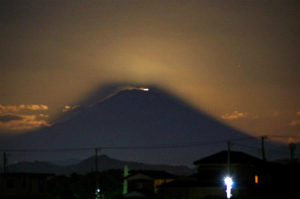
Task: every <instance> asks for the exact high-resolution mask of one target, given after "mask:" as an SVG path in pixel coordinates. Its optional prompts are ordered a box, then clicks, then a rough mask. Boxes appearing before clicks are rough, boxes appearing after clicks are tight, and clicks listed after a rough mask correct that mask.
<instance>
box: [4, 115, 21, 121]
mask: <svg viewBox="0 0 300 199" xmlns="http://www.w3.org/2000/svg"><path fill="white" fill-rule="evenodd" d="M22 119H23V118H22V117H20V116H18V115H11V114H7V115H0V122H10V121H12V120H22Z"/></svg>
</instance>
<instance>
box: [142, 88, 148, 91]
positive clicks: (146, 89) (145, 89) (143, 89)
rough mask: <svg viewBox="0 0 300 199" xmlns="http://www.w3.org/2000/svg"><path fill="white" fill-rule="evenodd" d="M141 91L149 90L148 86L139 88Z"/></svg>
mask: <svg viewBox="0 0 300 199" xmlns="http://www.w3.org/2000/svg"><path fill="white" fill-rule="evenodd" d="M141 90H142V91H149V88H141Z"/></svg>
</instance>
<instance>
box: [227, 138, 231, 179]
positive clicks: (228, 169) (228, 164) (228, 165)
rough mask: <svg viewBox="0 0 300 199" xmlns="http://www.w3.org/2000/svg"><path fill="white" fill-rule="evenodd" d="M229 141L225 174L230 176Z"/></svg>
mask: <svg viewBox="0 0 300 199" xmlns="http://www.w3.org/2000/svg"><path fill="white" fill-rule="evenodd" d="M230 145H231V144H230V141H228V150H227V173H228V175H230Z"/></svg>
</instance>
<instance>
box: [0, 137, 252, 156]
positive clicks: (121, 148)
mask: <svg viewBox="0 0 300 199" xmlns="http://www.w3.org/2000/svg"><path fill="white" fill-rule="evenodd" d="M248 139H254V138H253V137H250V138H249V137H247V138H236V139H232V140H233V141H243V140H248ZM227 142H228V140H218V141H210V142H207V141H206V142H185V143H177V144H170V145H148V146H106V147H86V148H69V149H0V151H6V152H24V153H29V152H32V153H40V152H42V153H43V152H45V153H48V152H69V151H88V150H95V148H101V149H106V150H141V149H169V148H186V147H197V146H205V145H216V144H225V143H227Z"/></svg>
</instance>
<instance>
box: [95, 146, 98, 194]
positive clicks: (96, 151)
mask: <svg viewBox="0 0 300 199" xmlns="http://www.w3.org/2000/svg"><path fill="white" fill-rule="evenodd" d="M95 167H96V169H95V170H96V189H98V188H99V184H98V180H99V175H98V148H95Z"/></svg>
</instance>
